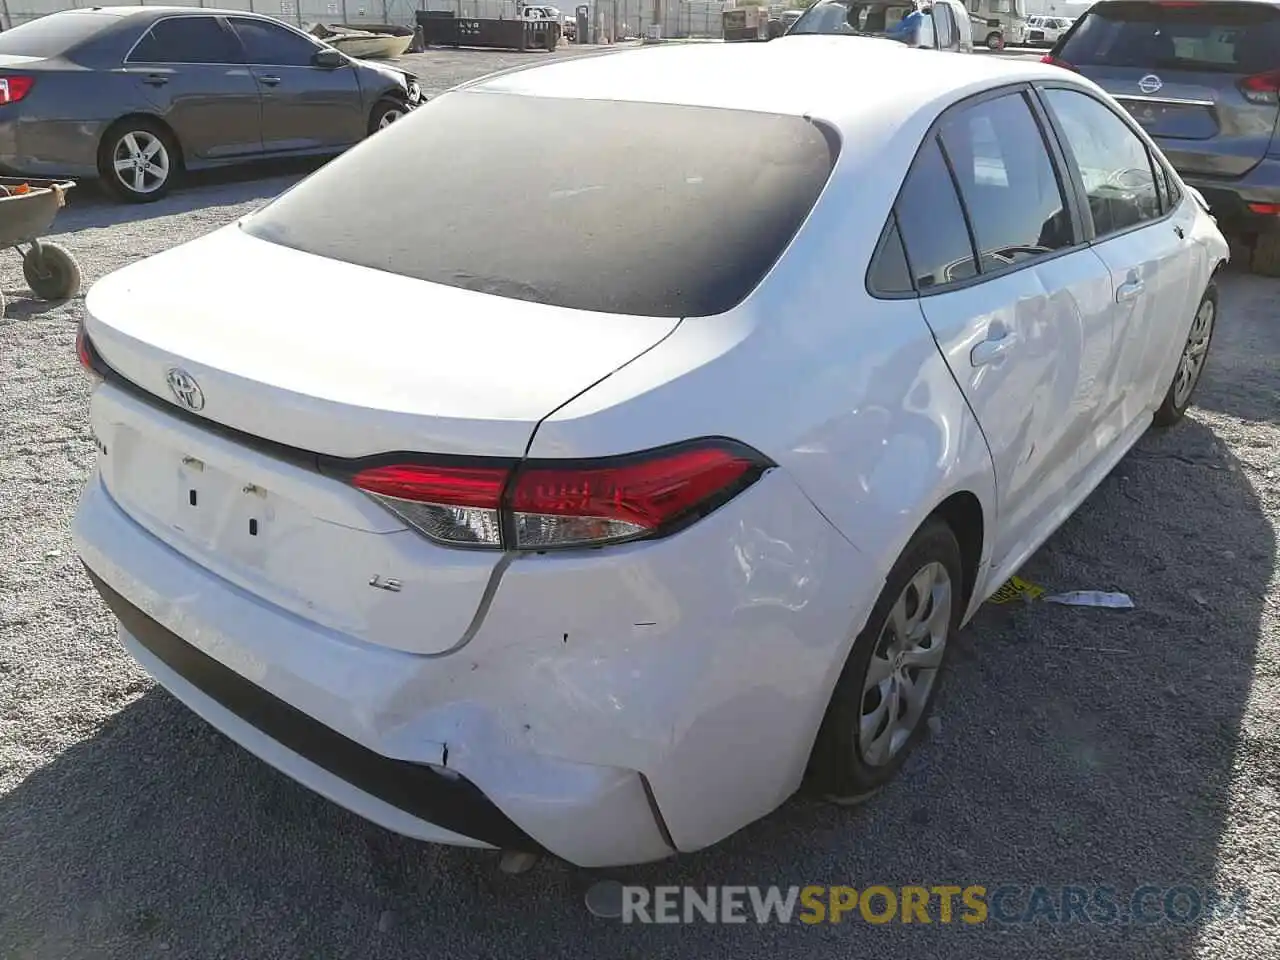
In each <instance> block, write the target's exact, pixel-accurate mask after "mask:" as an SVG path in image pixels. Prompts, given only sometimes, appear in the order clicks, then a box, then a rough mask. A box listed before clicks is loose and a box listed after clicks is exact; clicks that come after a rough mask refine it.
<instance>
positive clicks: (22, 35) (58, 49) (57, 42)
mask: <svg viewBox="0 0 1280 960" xmlns="http://www.w3.org/2000/svg"><path fill="white" fill-rule="evenodd" d="M119 22H120V18H119V17H117V16H114V15H112V14H104V13H90V12H86V13H80V12H76V13H70V12H68V13H55V14H51V15H50V16H47V17H40V18H39V19H38V20H29V21H27V22H26V23H23V24H20V25H18V26H16V27H14V28H13V29H12V30H6V31H4V32H3V33H0V54H5V55H16V56H23V57H60V56H62V55H63V54H64V53H67V52H68V51H70V50H71V48H72V47H76V46H79V45H80V44H81V43H83V42H84V41H86V40H88V39H89V38H90V37H93V36H95V35H96V34H97V33H99V32H100V31H102V30H104V29H106V28H107V27H109V26H111V25H112V24H114V23H119Z"/></svg>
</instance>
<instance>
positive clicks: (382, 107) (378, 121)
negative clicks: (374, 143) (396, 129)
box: [369, 97, 409, 134]
mask: <svg viewBox="0 0 1280 960" xmlns="http://www.w3.org/2000/svg"><path fill="white" fill-rule="evenodd" d="M408 113H409V108H408V107H407V106H405V105H404V104H403V103H401V102H400V101H399V100H392V99H391V98H390V97H384V98H383V99H381V100H379V101H378V102H377V103H376V104H375V105H374V108H373V113H372V114H371V115H370V117H369V133H370V134H374V133H377V132H378V131H379V130H385V129H386V128H387V127H389V126H391V125H392V124H393V123H395V122H396V121H397V120H401V119H403V118H404V117H405V116H406V115H407V114H408Z"/></svg>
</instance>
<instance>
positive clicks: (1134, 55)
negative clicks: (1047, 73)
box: [1055, 0, 1280, 178]
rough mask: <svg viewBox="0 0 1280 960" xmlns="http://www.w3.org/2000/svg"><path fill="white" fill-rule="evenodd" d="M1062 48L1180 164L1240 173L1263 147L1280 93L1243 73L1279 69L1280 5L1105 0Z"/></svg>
mask: <svg viewBox="0 0 1280 960" xmlns="http://www.w3.org/2000/svg"><path fill="white" fill-rule="evenodd" d="M1055 56H1057V57H1058V58H1059V59H1061V60H1063V61H1066V62H1067V63H1068V64H1070V65H1072V66H1073V67H1075V68H1076V69H1077V70H1079V71H1080V72H1081V73H1082V74H1083V75H1084V76H1086V77H1088V78H1089V79H1090V80H1092V81H1094V82H1095V83H1097V84H1098V85H1099V86H1101V87H1102V88H1103V89H1104V90H1106V91H1107V92H1108V93H1110V94H1111V95H1112V96H1114V97H1115V98H1116V99H1117V100H1118V101H1119V102H1120V104H1121V105H1122V106H1124V107H1125V108H1126V109H1127V110H1129V112H1130V113H1131V114H1132V115H1133V116H1134V118H1135V119H1136V120H1137V121H1138V122H1139V123H1140V124H1141V125H1142V127H1143V128H1144V129H1145V130H1146V131H1147V132H1148V133H1149V134H1151V136H1152V137H1154V138H1155V140H1156V141H1157V142H1158V143H1159V144H1160V147H1161V149H1163V150H1164V152H1165V154H1166V155H1167V156H1168V158H1169V160H1170V162H1172V163H1173V165H1174V167H1176V168H1177V169H1178V170H1179V171H1180V172H1183V173H1188V174H1194V175H1201V176H1207V177H1222V178H1235V177H1240V176H1243V175H1244V174H1246V173H1248V172H1249V171H1250V170H1251V169H1253V168H1254V167H1255V166H1256V165H1257V164H1258V163H1259V162H1260V161H1261V160H1262V158H1263V157H1264V156H1265V155H1266V153H1267V149H1268V147H1269V145H1270V143H1271V140H1272V137H1273V135H1274V134H1275V130H1276V122H1277V118H1278V117H1280V103H1278V102H1277V100H1278V98H1277V96H1275V95H1274V94H1272V95H1264V96H1259V95H1257V94H1253V95H1246V91H1245V90H1244V89H1243V88H1242V82H1243V81H1245V80H1246V79H1247V78H1249V77H1256V76H1259V75H1263V74H1266V73H1268V72H1269V71H1273V70H1276V69H1280V9H1277V8H1276V7H1274V6H1271V5H1269V4H1264V3H1256V2H1250V3H1236V2H1223V0H1213V2H1176V3H1165V2H1134V0H1104V2H1102V3H1099V4H1097V5H1095V6H1094V7H1092V8H1091V9H1090V10H1089V11H1088V12H1087V13H1086V14H1085V15H1084V16H1083V17H1082V18H1081V19H1080V20H1079V21H1078V22H1077V23H1076V24H1075V26H1074V27H1073V28H1072V30H1071V31H1070V32H1069V33H1068V34H1067V35H1066V37H1064V39H1063V41H1062V42H1061V43H1060V44H1058V47H1057V48H1055Z"/></svg>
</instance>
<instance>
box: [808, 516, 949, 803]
mask: <svg viewBox="0 0 1280 960" xmlns="http://www.w3.org/2000/svg"><path fill="white" fill-rule="evenodd" d="M935 565H936V567H939V568H941V569H943V570H945V571H946V575H947V578H948V583H949V596H950V601H949V605H950V609H949V611H948V612H945V613H944V612H943V611H941V610H940V608H934V607H926V608H925V609H938V610H939V613H940V614H943V615H944V616H945V631H946V632H945V634H943V642H942V644H941V653H940V657H941V658H940V660H939V661H938V665H937V667H936V668H934V669H933V675H932V677H931V680H930V684H929V687H928V689H927V691H925V692H924V695H923V696H924V702H923V706H922V707H921V708H919V710H918V714H917V716H916V717H915V719H914V724H913V725H912V726H911V728H910V730H909V732H908V735H907V737H906V739H905V742H903V743H902V744H901V745H900V746H898V747H897V748H896V752H893V753H891V755H890V756H889V757H887V758H886V760H885V761H884V762H883V763H870V762H868V759H867V757H866V756H865V755H864V744H863V737H862V732H861V727H862V720H863V714H864V708H865V707H866V706H867V704H868V698H869V697H871V696H872V691H870V690H868V691H866V692H865V693H864V687H865V686H866V682H867V680H868V671H869V668H870V666H871V663H872V658H873V657H875V658H876V659H877V660H880V661H885V662H886V663H887V664H891V658H886V657H882V656H880V654H882V653H884V652H885V650H884V647H885V642H886V639H887V638H888V637H889V634H890V633H892V630H891V626H890V615H891V613H892V612H893V609H894V607H895V606H896V604H897V603H898V601H899V600H900V599H904V602H906V600H907V599H909V597H910V596H911V592H910V591H909V589H908V588H910V587H911V585H912V581H913V580H914V579H915V578H916V576H917V574H918V573H920V572H922V571H923V570H925V569H927V568H930V567H934V566H935ZM963 583H964V581H963V579H962V567H961V562H960V545H959V544H958V543H957V542H956V537H955V534H954V533H953V532H952V530H951V528H950V527H949V526H948V525H947V524H946V523H944V522H943V521H942V520H940V519H937V518H936V517H935V518H930V519H929V520H927V521H926V522H925V523H924V525H923V526H922V527H921V528H920V529H919V530H917V531H916V533H915V535H914V536H913V537H912V538H911V541H910V542H909V543H908V544H907V546H906V549H905V550H903V552H902V556H900V557H899V558H898V562H897V563H895V564H894V565H893V569H892V570H891V571H890V573H889V576H888V577H887V578H886V580H885V585H884V589H883V590H882V591H881V593H880V597H879V599H877V600H876V604H875V607H874V608H873V609H872V611H871V616H870V617H868V618H867V626H866V628H865V629H864V630H863V631H862V633H860V634H859V635H858V638H857V639H856V640H855V641H854V643H853V649H852V650H851V651H850V653H849V659H848V661H847V662H846V663H845V666H844V670H843V671H842V672H841V674H840V679H839V680H838V681H837V682H836V688H835V691H834V692H833V693H832V696H831V703H830V704H829V705H828V706H827V713H826V716H825V717H824V718H823V720H822V727H821V729H820V730H819V732H818V738H817V741H816V742H815V743H814V747H813V753H812V755H811V756H810V760H809V770H808V779H809V784H808V785H809V787H810V788H811V789H813V790H815V791H816V792H818V793H820V794H822V795H823V796H825V797H827V798H828V799H829V800H832V801H834V802H836V803H841V804H852V803H857V802H859V801H861V800H865V799H866V798H867V797H869V796H871V795H872V794H873V793H875V792H876V791H878V790H879V789H880V788H881V787H883V786H884V785H885V784H886V783H888V782H889V781H890V780H891V779H892V778H893V776H894V775H895V774H896V773H897V772H898V769H899V768H900V767H901V766H902V764H903V763H904V762H905V761H906V759H907V757H908V756H909V755H910V753H911V751H912V750H913V749H914V748H915V746H916V744H917V743H918V742H919V741H920V738H921V737H922V736H923V735H924V732H925V730H926V729H927V721H928V719H929V713H930V711H931V710H932V708H933V703H934V700H935V698H936V697H937V693H938V689H939V686H940V681H941V680H942V677H943V675H944V674H945V672H946V663H947V657H948V652H949V649H950V647H951V646H952V643H953V641H954V638H955V634H956V631H957V629H958V628H959V625H960V617H961V616H962V615H963V612H964V611H963V607H964V597H963ZM917 599H918V600H919V599H920V598H919V597H918V595H917ZM928 602H929V603H930V604H931V603H933V600H932V598H931V599H930V600H929V601H928ZM916 610H917V612H919V611H920V610H921V608H920V607H917V608H916ZM924 619H928V618H927V617H925V618H924ZM941 626H942V625H941V624H939V627H941ZM935 642H936V641H935ZM927 649H934V648H933V647H930V648H927ZM920 678H921V675H920V673H919V672H917V675H916V677H915V681H918V680H920ZM915 681H913V683H914V682H915ZM886 682H890V681H889V680H886ZM871 702H872V704H873V706H872V707H871V709H872V710H873V712H874V710H875V709H876V705H878V703H879V702H881V701H880V700H879V697H878V691H877V696H876V697H874V698H872V700H871ZM881 729H884V728H881ZM875 739H878V738H876V737H874V735H873V743H874V741H875ZM890 739H892V737H890ZM870 746H871V745H868V747H870Z"/></svg>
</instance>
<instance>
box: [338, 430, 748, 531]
mask: <svg viewBox="0 0 1280 960" xmlns="http://www.w3.org/2000/svg"><path fill="white" fill-rule="evenodd" d="M772 465H773V464H772V462H771V461H769V460H767V459H766V458H765V457H762V456H761V455H760V454H758V453H756V452H755V451H754V450H752V449H750V448H749V447H745V446H743V445H741V444H738V443H735V442H733V441H729V440H718V439H715V440H701V441H694V442H692V443H688V444H681V445H679V446H676V447H666V448H662V449H660V450H654V451H649V452H647V453H642V454H634V455H629V456H625V457H611V458H607V459H603V460H595V461H580V460H567V461H560V462H557V461H548V460H537V461H527V462H525V463H523V464H520V465H515V464H512V463H508V462H502V463H498V464H475V465H458V466H454V465H449V464H446V465H436V464H431V465H421V464H413V463H406V464H391V465H387V466H378V467H371V468H369V469H365V470H361V471H359V472H358V473H356V474H355V475H354V476H352V477H351V481H350V482H351V483H352V484H353V485H354V486H356V487H358V488H359V489H361V490H363V491H365V492H366V493H368V494H369V495H370V496H372V497H373V498H374V499H376V500H377V501H378V502H379V503H381V504H382V505H383V506H385V507H387V508H388V509H390V510H391V511H393V512H394V513H395V514H397V515H398V516H399V517H400V518H401V519H403V520H404V521H405V522H406V523H408V524H409V525H410V526H412V527H414V528H415V529H416V530H418V531H419V532H421V533H424V534H426V535H427V536H428V537H430V538H431V539H433V540H436V541H438V542H440V543H445V544H449V545H452V546H474V547H490V548H494V547H503V546H505V547H507V548H508V549H516V550H550V549H556V548H563V547H588V546H591V547H594V546H601V545H603V544H607V543H618V542H621V541H625V540H637V539H642V538H648V537H655V536H664V535H666V534H668V533H672V532H674V531H675V530H678V529H680V528H681V527H683V526H685V525H687V524H688V523H691V522H692V521H694V520H696V519H698V518H699V517H701V516H704V515H706V514H707V513H709V512H710V511H712V510H714V509H716V508H717V507H719V506H721V505H722V504H724V503H725V502H727V501H728V500H730V499H732V498H733V497H734V496H736V495H737V494H738V493H740V492H742V491H743V490H744V489H746V488H747V487H748V486H750V485H751V484H752V483H754V482H755V481H756V480H757V479H758V478H759V477H760V475H761V474H762V473H763V472H764V471H765V470H766V469H768V468H769V467H770V466H772ZM513 472H514V476H513Z"/></svg>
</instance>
